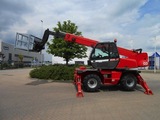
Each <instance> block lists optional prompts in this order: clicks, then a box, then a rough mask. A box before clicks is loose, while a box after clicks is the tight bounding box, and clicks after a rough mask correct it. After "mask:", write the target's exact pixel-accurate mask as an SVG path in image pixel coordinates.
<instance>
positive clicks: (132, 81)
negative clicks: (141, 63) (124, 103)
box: [121, 73, 137, 91]
mask: <svg viewBox="0 0 160 120" xmlns="http://www.w3.org/2000/svg"><path fill="white" fill-rule="evenodd" d="M136 85H137V78H136V77H135V75H133V74H130V73H129V74H125V75H123V76H122V78H121V87H122V88H123V89H124V90H126V91H133V90H134V89H135V87H136Z"/></svg>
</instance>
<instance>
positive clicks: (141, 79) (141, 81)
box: [137, 74, 153, 95]
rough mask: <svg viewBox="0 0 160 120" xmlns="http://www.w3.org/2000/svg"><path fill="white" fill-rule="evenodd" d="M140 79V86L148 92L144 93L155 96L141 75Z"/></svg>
mask: <svg viewBox="0 0 160 120" xmlns="http://www.w3.org/2000/svg"><path fill="white" fill-rule="evenodd" d="M137 78H138V84H140V85H141V86H142V87H143V88H144V89H145V90H146V91H145V92H144V93H145V94H147V95H153V92H152V90H151V89H150V88H149V86H148V85H147V83H146V82H145V81H144V80H143V78H142V77H141V75H140V74H138V75H137Z"/></svg>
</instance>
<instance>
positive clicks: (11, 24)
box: [0, 0, 160, 62]
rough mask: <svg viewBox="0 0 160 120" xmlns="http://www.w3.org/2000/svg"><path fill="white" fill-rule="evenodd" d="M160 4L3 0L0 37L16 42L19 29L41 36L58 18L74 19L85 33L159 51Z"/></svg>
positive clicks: (156, 0)
mask: <svg viewBox="0 0 160 120" xmlns="http://www.w3.org/2000/svg"><path fill="white" fill-rule="evenodd" d="M159 5H160V0H23V1H22V0H0V39H1V40H2V41H4V42H7V43H11V44H14V42H15V36H16V33H17V32H19V33H28V34H32V35H35V36H37V37H40V38H41V37H42V35H43V32H44V30H45V29H47V28H49V29H50V30H52V28H53V27H56V26H57V23H58V21H60V22H63V21H66V20H71V22H73V23H75V24H76V25H77V26H78V31H81V32H82V35H83V36H84V37H87V38H91V39H94V40H98V41H100V42H104V41H113V40H114V38H116V39H117V40H118V42H117V44H118V46H121V47H125V48H128V49H138V48H142V49H143V51H145V52H149V53H151V52H154V51H155V48H156V50H157V51H158V52H159V53H160V7H159ZM41 20H42V21H43V22H42V21H41ZM44 54H46V53H45V52H44ZM87 54H89V51H88V52H87ZM45 58H46V59H49V60H50V59H51V57H50V56H48V55H46V56H45ZM54 61H55V62H58V61H63V60H59V58H55V59H54Z"/></svg>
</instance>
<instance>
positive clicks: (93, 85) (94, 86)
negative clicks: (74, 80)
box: [83, 74, 101, 92]
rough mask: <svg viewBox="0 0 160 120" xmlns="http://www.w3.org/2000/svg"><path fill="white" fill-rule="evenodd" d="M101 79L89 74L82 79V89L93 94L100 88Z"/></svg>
mask: <svg viewBox="0 0 160 120" xmlns="http://www.w3.org/2000/svg"><path fill="white" fill-rule="evenodd" d="M100 84H101V79H100V78H99V76H98V75H95V74H89V75H87V76H85V77H84V80H83V88H84V90H85V91H87V92H95V91H97V90H98V89H99V88H100Z"/></svg>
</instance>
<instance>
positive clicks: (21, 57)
mask: <svg viewBox="0 0 160 120" xmlns="http://www.w3.org/2000/svg"><path fill="white" fill-rule="evenodd" d="M18 58H19V60H20V62H22V61H23V55H21V54H19V55H18Z"/></svg>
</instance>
